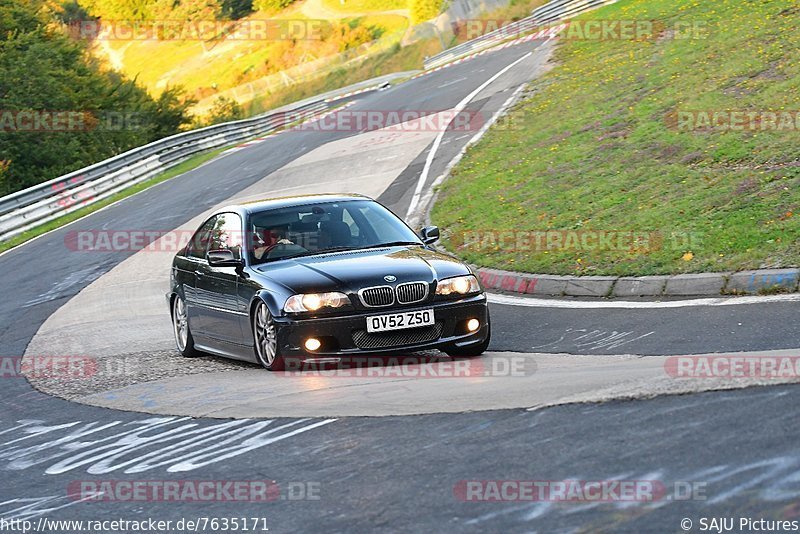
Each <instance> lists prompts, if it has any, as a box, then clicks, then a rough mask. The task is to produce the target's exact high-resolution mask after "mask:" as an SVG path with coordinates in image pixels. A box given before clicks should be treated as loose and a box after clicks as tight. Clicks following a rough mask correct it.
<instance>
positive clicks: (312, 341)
mask: <svg viewBox="0 0 800 534" xmlns="http://www.w3.org/2000/svg"><path fill="white" fill-rule="evenodd" d="M305 344H306V350H310V351H312V352H313V351H315V350H317V349H318V348H320V347H321V346H322V343H320V341H319V339H317V338H313V337H310V338H308V339H306V343H305Z"/></svg>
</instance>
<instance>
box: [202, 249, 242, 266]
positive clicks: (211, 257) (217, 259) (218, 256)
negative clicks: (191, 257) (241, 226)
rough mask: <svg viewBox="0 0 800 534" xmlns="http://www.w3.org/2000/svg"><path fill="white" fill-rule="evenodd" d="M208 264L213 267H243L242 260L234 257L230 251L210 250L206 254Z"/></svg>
mask: <svg viewBox="0 0 800 534" xmlns="http://www.w3.org/2000/svg"><path fill="white" fill-rule="evenodd" d="M206 259H207V260H208V264H209V265H211V266H212V267H241V266H242V260H237V259H236V258H234V257H233V252H231V251H230V250H209V251H208V254H206Z"/></svg>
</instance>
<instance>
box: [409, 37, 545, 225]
mask: <svg viewBox="0 0 800 534" xmlns="http://www.w3.org/2000/svg"><path fill="white" fill-rule="evenodd" d="M532 54H533V52H528V53H527V54H525V55H524V56H522V57H521V58H519V59H517V60H516V61H514V62H513V63H511V64H510V65H506V66H505V67H504V68H503V69H502V70H501V71H500V72H498V73H496V74H495V75H494V76H492V77H491V78H489V79H488V80H486V81H485V82H483V83H482V84H480V85H479V86H478V87H477V89H475V90H474V91H472V92H471V93H470V94H468V95H467V96H465V97H464V99H463V100H461V102H459V103H458V104H456V107H455V108H453V111H454V112H455V113H454V115H457V114H459V113H461V112H462V111H463V110H464V108H465V107H467V104H469V103H470V101H471V100H472V99H473V98H475V96H477V94H478V93H480V92H481V91H483V90H484V89H486V87H487V86H488V85H489V84H491V83H492V82H493V81H495V80H496V79H497V78H499V77H500V76H502V75H503V74H505V73H506V72H508V71H509V70H511V69H512V68H514V66H515V65H516V64H517V63H519V62H520V61H523V60H525V59H527V58H528V56H530V55H532ZM445 133H447V128H444V129H442V131H441V132H439V134H438V135H437V136H436V139H434V141H433V146H432V147H431V149H430V151H429V152H428V157H427V158H425V166H424V167H423V168H422V174H420V175H419V180H418V181H417V187H416V189H415V190H414V196H413V197H412V198H411V204H409V206H408V211H407V212H406V218H409V217H411V214H412V213H414V210H416V209H417V204H418V203H419V197H420V195H422V188H423V187H424V186H425V182H426V181H427V180H428V174H430V172H431V165H432V164H433V159H434V158H435V157H436V152H437V151H438V150H439V145H440V144H442V138H443V137H444V134H445Z"/></svg>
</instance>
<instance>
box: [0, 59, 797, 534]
mask: <svg viewBox="0 0 800 534" xmlns="http://www.w3.org/2000/svg"><path fill="white" fill-rule="evenodd" d="M532 46H534V45H531V44H528V45H524V46H519V47H511V48H508V49H505V50H502V51H499V52H495V53H492V54H486V55H484V56H481V57H479V58H476V59H474V60H472V61H468V62H465V63H463V64H460V65H457V66H454V67H451V68H448V69H444V70H442V71H440V72H437V73H433V74H430V75H427V76H424V77H421V78H419V79H417V80H413V81H410V82H408V83H406V84H403V85H400V86H397V87H394V88H392V89H390V90H388V91H384V92H380V93H374V94H368V95H367V96H364V97H363V98H360V99H359V100H358V103H357V104H356V105H355V106H354V108H355V107H356V106H361V107H362V109H388V110H391V109H431V108H432V109H447V108H449V107H451V106H453V105H454V104H455V103H456V102H458V101H459V100H460V99H461V98H463V96H464V95H466V94H468V93H469V92H471V91H472V90H473V89H474V88H475V87H477V86H478V85H479V84H480V83H481V82H482V80H484V79H486V78H488V77H489V76H491V74H492V73H494V72H497V71H498V70H500V69H501V68H502V67H503V66H505V65H507V64H508V63H510V62H511V61H513V60H514V59H516V58H518V57H520V56H521V55H522V54H524V53H527V52H528V51H529V50H530V49H531V48H532ZM456 80H457V81H456ZM448 82H454V83H452V84H449V83H448ZM353 133H355V132H353ZM353 133H347V132H329V133H320V132H291V133H287V134H282V135H279V136H277V137H275V138H274V139H270V140H268V141H266V142H264V143H261V144H258V145H255V146H253V147H250V148H248V149H246V150H241V151H238V152H234V153H232V154H230V155H228V156H226V157H224V158H221V159H218V160H215V161H213V162H211V163H209V164H207V165H205V166H203V167H201V168H198V169H196V170H194V171H191V172H189V173H186V174H185V175H183V176H180V177H177V178H175V179H173V180H170V181H168V182H165V183H163V184H160V185H158V186H156V187H154V188H152V189H150V190H148V191H145V192H143V193H140V194H138V195H136V196H134V197H131V198H129V199H126V200H124V201H122V202H120V203H118V204H115V205H114V206H112V207H109V208H107V209H105V210H103V211H101V212H98V213H96V214H93V215H91V216H89V217H87V218H85V219H83V220H81V221H79V222H77V223H75V224H73V225H71V226H70V227H68V228H65V229H62V230H57V231H55V232H52V233H50V234H47V235H46V236H44V237H42V238H40V239H37V240H36V241H34V242H32V243H29V244H27V245H25V246H22V247H19V248H18V249H15V250H13V251H11V252H9V253H7V254H4V255H2V256H0V273H2V277H3V278H2V290H3V298H2V300H0V324H2V327H0V346H2V352H3V354H2V356H5V357H18V356H20V355H21V354H22V353H23V351H24V349H25V347H26V346H27V344H28V342H29V341H30V339H31V337H32V335H33V334H34V333H35V332H36V330H37V329H38V328H39V326H40V325H41V324H42V322H43V321H44V320H46V318H47V317H48V316H49V315H50V314H51V313H52V312H53V311H54V310H56V309H57V308H58V307H59V306H60V305H62V304H63V303H64V302H66V301H67V300H68V299H69V298H70V297H71V296H73V295H75V294H76V293H77V292H78V291H80V289H82V288H83V287H85V286H86V285H87V284H89V283H91V282H92V281H93V280H96V279H97V278H98V277H99V276H101V275H103V274H104V273H106V272H108V270H110V269H111V268H113V267H114V266H115V265H116V264H118V263H119V262H121V261H123V260H124V259H125V258H126V257H127V254H124V253H119V252H114V253H108V254H103V253H95V254H91V255H88V254H76V253H70V252H68V251H67V250H66V248H65V246H64V236H65V234H66V232H68V231H70V230H80V229H102V228H136V229H142V230H164V229H169V228H173V227H177V226H179V225H181V224H182V223H184V222H185V221H188V220H189V219H191V218H192V217H193V216H195V215H197V214H198V213H199V212H201V211H203V210H205V209H207V208H209V207H210V206H213V205H214V204H216V203H217V202H219V201H221V200H223V199H225V198H227V197H229V196H230V195H231V194H233V193H236V192H237V191H240V190H242V189H244V188H246V187H247V186H248V185H251V184H253V183H255V182H256V181H258V180H259V179H261V178H263V177H264V176H266V175H268V174H270V173H271V172H273V171H275V170H277V169H278V168H280V167H281V166H283V165H284V164H286V163H287V162H289V161H292V160H294V159H296V158H298V157H300V156H301V155H303V154H305V153H307V152H309V151H310V150H312V149H314V148H316V147H318V146H321V145H322V144H324V143H326V142H329V141H331V140H334V139H338V138H341V137H346V136H348V135H352V134H353ZM465 141H466V139H464V140H463V142H465ZM457 146H458V145H457V143H455V142H454V143H453V145H452V150H451V149H448V150H449V152H447V153H443V155H442V161H439V162H437V164H440V165H444V164H445V163H446V160H447V159H448V158H449V156H450V155H452V154H454V153H455V152H456V149H457ZM432 174H435V173H432ZM406 178H408V177H406ZM403 198H406V196H405V195H403V194H398V195H397V197H396V199H395V202H394V203H393V205H392V207H394V208H395V209H397V211H399V212H402V208H403V207H404V206H402V204H401V202H402V199H403ZM790 309H791V308H790V307H788V306H786V307H784V306H782V305H771V306H770V307H769V309H768V310H766V311H765V310H763V309H758V308H757V307H754V306H747V307H742V308H735V309H732V308H727V309H718V308H702V309H701V308H685V309H681V310H677V311H675V312H674V313H673V312H669V314H667V315H661V314H663V313H664V311H663V310H662V311H653V313H650V312H647V314H643V313H642V312H641V311H640V310H631V311H627V312H626V311H619V312H613V313H609V312H608V311H602V312H598V313H587V311H585V310H557V311H556V310H541V309H520V310H517V309H516V308H515V309H509V308H508V307H502V306H494V307H493V315H494V319H495V323H494V324H495V328H496V331H497V332H498V334H496V335H495V336H494V342H493V348H495V349H503V348H506V347H509V348H510V347H511V346H513V347H514V349H515V350H532V349H533V348H534V347H537V346H541V345H545V344H547V343H550V342H553V341H554V340H556V339H558V338H559V336H560V335H561V334H562V333H563V332H565V331H567V330H568V329H573V330H575V331H577V330H580V329H597V330H602V331H606V332H610V331H615V330H619V331H621V330H625V331H627V330H631V331H632V332H635V333H640V332H641V333H646V332H645V331H653V332H656V331H658V332H660V335H659V336H657V337H656V339H658V340H659V342H658V343H657V344H656V345H634V344H633V343H631V347H622V348H617V349H615V350H616V352H623V351H628V352H629V350H628V349H630V348H635V347H643V348H642V350H646V351H647V352H648V353H653V354H661V353H677V352H681V350H680V349H681V348H682V347H683V346H689V345H681V343H680V339H681V337H680V336H681V335H682V334H683V333H685V332H693V334H691V335H692V336H693V337H692V338H691V339H692V342H693V343H695V345H692V346H696V347H704V348H705V349H706V350H705V351H706V352H710V351H713V350H715V349H716V348H717V347H723V350H729V349H728V348H727V347H732V348H736V349H739V350H742V349H746V348H747V349H750V350H756V349H760V348H774V347H775V344H776V343H778V344H779V345H780V346H782V347H791V346H793V342H794V340H796V339H797V336H796V333H797V331H796V327H794V326H793V322H792V321H790V316H789V310H790ZM97 313H98V314H102V313H103V310H97ZM732 313H735V314H736V316H737V317H742V318H744V319H745V320H743V321H740V322H742V325H741V328H742V331H743V332H744V331H746V332H747V333H746V334H745V333H743V334H741V337H740V338H738V339H733V340H729V341H730V343H727V344H726V343H722V341H723V339H722V338H723V337H725V333H724V332H721V333H718V335H716V334H715V335H714V336H712V335H706V336H703V335H702V325H704V324H708V325H710V326H709V328H716V329H719V325H727V321H729V320H731V319H730V317H731V314H732ZM758 315H760V316H765V317H772V318H774V320H773V323H772V327H771V328H770V329H769V330H766V331H765V330H759V329H758V328H757V327H759V326H763V325H764V324H765V320H762V319H758V318H757V317H756V316H758ZM645 316H646V317H647V319H645ZM662 317H669V318H670V320H672V321H679V322H678V326H680V325H683V326H682V327H680V328H679V327H678V326H676V328H675V329H674V332H673V333H672V334H670V330H669V328H670V326H669V325H668V324H666V322H665V320H664V319H662ZM678 317H682V319H678ZM757 319H758V320H757ZM648 323H652V324H651V325H650V326H647V324H648ZM687 325H695V326H694V328H693V329H688V330H687ZM751 325H752V326H751ZM573 330H570V331H573ZM109 335H110V336H113V332H111V333H109ZM654 335H655V334H651V336H650V337H653V336H654ZM745 336H746V339H747V343H749V345H748V346H747V347H745V346H736V347H733V345H734V344H735V343H734V342H738V341H739V340H740V339H745ZM565 339H569V337H567V338H565ZM645 339H647V338H646V337H645V338H642V341H640V343H650V341H649V340H648V341H646V342H645V341H644V340H645ZM776 340H778V341H777V342H776ZM559 343H561V345H559ZM565 343H566V344H565ZM568 346H569V341H556V342H555V345H553V350H552V352H556V351H560V350H562V349H563V348H564V347H568ZM537 350H540V351H542V352H551V350H550V349H547V348H540V349H537ZM731 350H732V349H731ZM586 352H588V353H594V352H595V349H591V350H590V349H586ZM0 398H2V400H3V408H4V409H3V413H2V417H0V469H2V472H3V480H4V484H3V489H2V490H0V517H2V518H5V519H12V518H39V517H47V518H49V519H77V518H83V519H139V520H141V519H146V518H153V519H157V520H168V519H169V520H173V521H177V520H179V519H181V518H189V519H196V518H197V517H227V518H231V517H245V516H246V517H263V518H265V522H266V526H267V527H268V528H269V529H270V531H272V532H289V531H295V530H298V529H302V530H319V529H323V528H324V529H325V530H329V531H333V532H344V531H347V532H354V531H356V532H358V531H367V530H382V531H392V532H397V531H430V530H432V529H437V530H439V529H440V528H441V527H445V528H447V529H448V530H450V529H452V530H456V531H472V530H474V531H486V530H489V531H501V530H502V531H509V532H513V531H534V530H538V531H543V532H548V531H554V530H556V531H577V530H595V529H603V528H617V529H622V530H629V531H631V532H647V531H661V532H663V531H665V530H669V531H677V530H678V529H679V525H678V521H679V520H680V518H681V517H684V516H686V517H689V518H693V519H695V520H697V519H699V517H698V516H699V515H701V514H704V515H712V514H715V515H725V514H735V515H737V516H739V515H744V514H752V515H753V516H754V517H756V516H764V517H770V518H792V517H796V516H797V514H798V510H797V507H792V503H796V502H797V500H798V489H800V488H799V487H798V484H797V482H796V477H794V478H793V477H792V475H793V473H795V472H796V471H797V467H798V466H797V464H798V462H800V458H799V457H798V454H797V448H796V445H795V444H796V443H797V441H798V438H799V437H800V433H799V432H798V420H800V419H798V413H797V410H798V408H797V407H798V406H799V405H800V403H798V400H800V399H798V390H797V389H796V388H791V387H782V388H773V389H752V390H744V391H738V392H729V393H709V394H701V395H693V396H685V397H670V398H662V399H656V400H650V401H640V402H636V403H632V402H631V403H626V402H614V403H608V404H604V405H597V406H566V407H559V408H553V409H548V410H542V411H540V412H525V411H518V410H508V411H503V412H483V413H465V414H459V415H431V416H412V417H387V418H379V419H370V418H349V419H340V420H336V421H332V420H324V419H314V418H312V419H308V420H298V419H277V420H274V421H241V420H231V421H224V420H223V421H219V420H207V419H188V418H169V417H148V416H145V415H142V414H132V413H126V412H117V411H112V410H107V409H101V408H94V407H90V406H84V405H75V404H72V403H69V402H66V401H62V400H58V399H54V398H51V397H48V396H46V395H44V394H41V393H38V392H36V391H34V390H32V389H31V388H30V386H29V385H28V383H27V382H26V381H24V380H23V379H20V378H6V379H5V381H4V383H3V388H2V391H0ZM756 425H757V426H756ZM615 477H616V478H623V479H631V480H656V481H661V482H662V483H663V484H664V485H665V486H666V487H668V488H671V487H673V486H674V484H675V482H677V481H683V482H686V481H688V482H690V483H698V484H700V485H702V486H703V487H704V488H705V495H707V497H705V500H692V501H681V502H672V501H670V500H668V499H667V500H661V501H658V502H655V503H636V502H633V503H631V502H627V503H616V504H603V505H574V504H563V503H562V504H558V503H550V502H547V503H531V502H523V503H496V502H480V503H475V502H462V501H461V500H459V496H461V494H460V493H459V492H458V491H455V492H454V488H456V487H460V486H458V484H459V482H460V481H479V480H488V479H510V480H520V479H528V480H566V479H570V478H579V479H583V480H604V479H609V478H615ZM262 479H268V480H275V481H276V482H277V483H278V485H280V487H281V488H282V490H283V492H284V496H288V497H291V496H292V495H288V494H287V492H289V493H291V491H290V490H291V488H301V489H298V490H297V491H296V492H295V494H294V497H298V496H299V497H302V496H303V495H302V494H304V493H305V494H306V495H305V497H306V498H303V499H301V500H296V501H295V500H292V499H291V498H289V499H278V500H277V501H275V502H270V503H266V504H265V503H242V502H210V503H208V502H207V503H202V504H199V503H191V502H161V501H156V502H153V501H150V502H87V503H81V502H78V501H76V500H75V499H74V497H70V496H69V494H71V493H72V491H73V490H74V489H75V488H79V487H80V484H81V482H82V481H87V480H88V481H94V482H97V481H100V480H106V481H112V482H113V481H119V480H126V481H133V480H149V481H153V480H262ZM308 494H311V495H312V496H316V495H318V496H319V499H308V498H307V497H308ZM49 530H50V531H53V532H68V531H74V530H70V529H66V528H63V527H62V528H60V529H56V528H53V527H51V528H50V529H49ZM217 530H218V529H217ZM206 531H210V530H206Z"/></svg>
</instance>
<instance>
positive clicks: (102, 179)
mask: <svg viewBox="0 0 800 534" xmlns="http://www.w3.org/2000/svg"><path fill="white" fill-rule="evenodd" d="M328 107H329V105H328V103H326V102H324V101H312V102H308V103H305V104H302V105H299V106H297V107H293V108H288V109H285V110H283V111H280V112H273V113H270V114H266V115H261V116H258V117H254V118H251V119H245V120H240V121H234V122H227V123H224V124H217V125H214V126H209V127H207V128H201V129H198V130H192V131H189V132H185V133H180V134H177V135H173V136H171V137H166V138H164V139H160V140H158V141H155V142H153V143H150V144H147V145H144V146H141V147H138V148H134V149H133V150H129V151H128V152H124V153H122V154H119V155H118V156H114V157H112V158H109V159H107V160H104V161H101V162H100V163H95V164H94V165H90V166H88V167H85V168H83V169H80V170H77V171H75V172H71V173H69V174H67V175H64V176H60V177H58V178H55V179H53V180H50V181H48V182H44V183H41V184H38V185H35V186H33V187H29V188H28V189H24V190H22V191H18V192H16V193H13V194H11V195H8V196H5V197H2V198H0V241H2V240H6V239H9V238H11V237H14V236H15V235H18V234H20V233H22V232H24V231H26V230H28V229H30V228H33V227H34V226H38V225H40V224H43V223H46V222H48V221H51V220H53V219H56V218H58V217H61V216H63V215H66V214H68V213H71V212H73V211H75V210H77V209H80V208H81V207H83V206H86V205H89V204H93V203H95V202H98V201H100V200H103V199H104V198H107V197H108V196H110V195H113V194H114V193H117V192H118V191H121V190H122V189H124V188H126V187H130V186H131V185H134V184H136V183H139V182H142V181H144V180H147V179H148V178H151V177H152V176H155V175H156V174H158V173H160V172H163V171H165V170H167V169H169V168H170V167H173V166H175V165H177V164H178V163H180V162H182V161H185V160H186V159H187V158H189V157H190V156H192V155H193V154H196V153H198V152H201V151H203V150H208V149H211V148H218V147H221V146H226V145H230V144H233V143H236V142H237V141H241V140H244V139H248V138H250V137H255V136H257V135H261V134H264V133H268V132H271V131H274V130H276V129H278V128H279V127H281V126H283V125H285V122H286V121H285V117H286V115H287V114H291V116H292V119H298V120H299V119H301V118H303V117H308V116H310V115H314V114H316V113H319V112H321V111H324V110H326V109H328Z"/></svg>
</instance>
